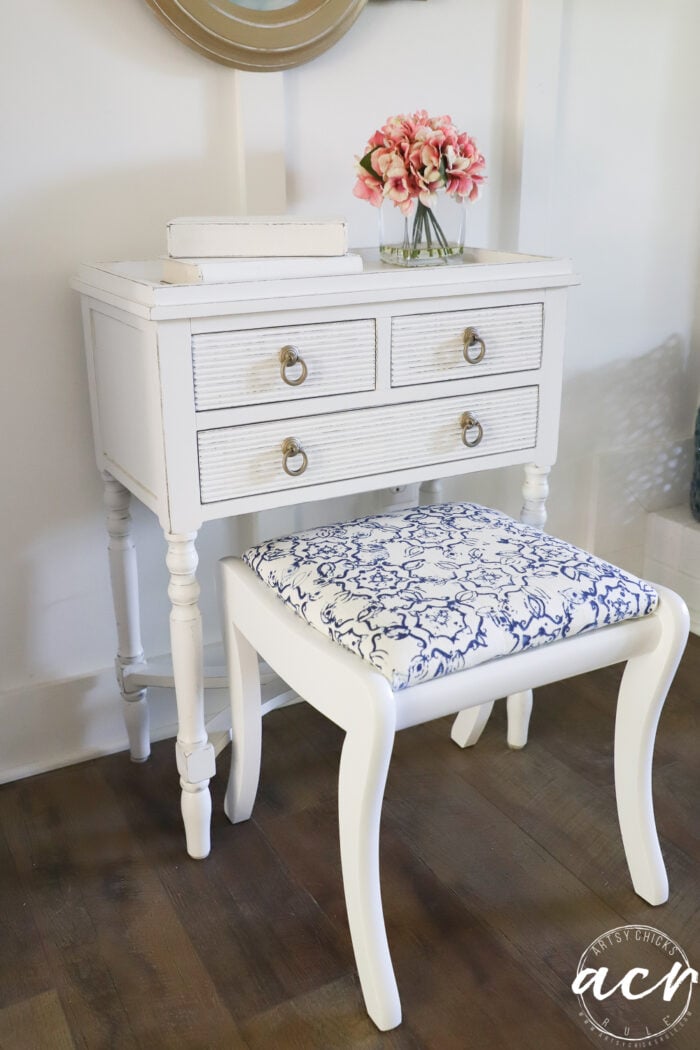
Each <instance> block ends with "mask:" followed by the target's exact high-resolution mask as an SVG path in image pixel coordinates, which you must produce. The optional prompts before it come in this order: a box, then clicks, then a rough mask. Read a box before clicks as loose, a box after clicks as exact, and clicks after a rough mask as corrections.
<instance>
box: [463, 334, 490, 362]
mask: <svg viewBox="0 0 700 1050" xmlns="http://www.w3.org/2000/svg"><path fill="white" fill-rule="evenodd" d="M472 351H476V352H475V353H473V352H472ZM463 353H464V360H465V361H467V362H468V363H469V364H470V365H478V364H479V361H482V360H483V358H484V354H485V353H486V343H485V342H484V340H483V339H482V338H481V336H480V335H479V333H478V332H477V330H476V328H465V329H464V347H463Z"/></svg>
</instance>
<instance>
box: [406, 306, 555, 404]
mask: <svg viewBox="0 0 700 1050" xmlns="http://www.w3.org/2000/svg"><path fill="white" fill-rule="evenodd" d="M542 326H543V309H542V303H526V304H525V305H522V306H498V307H492V308H489V309H484V310H459V311H453V312H450V313H444V314H411V315H409V316H407V317H395V318H394V319H393V321H392V325H391V385H392V386H410V385H412V384H414V383H439V382H445V381H447V380H454V379H469V378H471V377H472V376H484V375H496V374H498V373H504V372H522V371H526V370H527V369H530V368H539V365H540V360H541V357H542ZM467 329H472V330H473V331H474V333H476V335H478V337H479V339H481V340H483V350H484V352H483V356H482V357H481V360H479V361H477V362H476V363H470V362H469V361H468V360H466V359H465V355H464V343H465V332H466V331H467ZM480 353H481V344H478V343H476V342H474V343H473V345H472V346H471V347H470V349H469V356H470V357H471V358H472V359H475V358H476V357H478V356H479V354H480Z"/></svg>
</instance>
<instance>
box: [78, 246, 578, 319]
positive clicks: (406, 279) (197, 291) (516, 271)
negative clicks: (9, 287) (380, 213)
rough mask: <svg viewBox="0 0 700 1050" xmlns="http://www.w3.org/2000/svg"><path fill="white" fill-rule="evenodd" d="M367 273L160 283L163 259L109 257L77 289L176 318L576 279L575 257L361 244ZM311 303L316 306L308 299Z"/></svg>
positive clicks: (84, 271) (84, 274) (82, 276)
mask: <svg viewBox="0 0 700 1050" xmlns="http://www.w3.org/2000/svg"><path fill="white" fill-rule="evenodd" d="M358 251H359V254H361V255H362V258H363V264H364V268H363V271H362V273H357V274H344V275H338V276H330V277H298V278H297V277H294V278H286V279H284V280H268V281H237V282H222V283H199V284H166V283H164V282H162V281H161V274H162V260H151V261H143V262H105V263H94V264H92V265H84V266H81V267H80V268H79V270H78V274H77V275H76V277H75V278H74V279H73V281H72V282H71V285H72V287H73V288H74V289H75V290H76V291H79V292H81V293H82V294H83V295H87V296H89V297H91V298H93V299H97V300H100V301H102V302H107V303H111V304H112V305H115V306H121V307H122V308H124V309H126V310H127V311H128V312H130V313H136V314H139V315H140V316H142V317H147V318H150V319H152V320H161V319H167V318H170V317H173V318H174V317H185V316H206V315H211V314H216V313H221V312H222V310H231V311H232V312H236V313H238V312H241V309H242V308H251V307H252V306H255V308H256V309H258V310H260V309H266V308H267V307H271V305H272V303H271V301H274V302H275V304H276V306H277V307H278V306H279V303H280V301H282V302H285V303H286V302H289V303H290V305H291V301H292V300H293V301H294V303H295V305H299V301H300V300H301V301H303V300H305V299H308V300H313V304H315V305H318V303H319V297H323V299H324V300H326V298H327V301H329V302H330V300H332V299H333V298H334V297H336V296H338V295H340V296H342V297H343V299H344V301H347V302H359V301H362V300H363V299H364V300H374V301H380V300H382V299H389V298H396V299H402V298H414V297H429V296H436V295H444V294H448V295H457V294H460V292H463V293H465V294H468V293H469V292H472V291H474V292H477V291H479V292H481V291H484V292H489V291H507V290H508V289H514V290H515V289H526V288H550V287H564V286H567V285H573V284H578V282H579V278H578V277H577V275H576V274H575V273H574V272H573V269H572V265H571V261H570V260H569V259H555V258H548V257H546V256H538V255H523V254H516V253H514V252H503V251H494V250H490V249H485V248H467V249H465V253H464V257H463V260H462V261H460V262H459V263H451V264H450V265H448V266H424V267H413V268H412V267H402V266H390V265H387V264H386V263H383V262H381V261H380V259H379V253H378V251H377V250H376V249H359V250H358ZM308 305H312V302H311V301H309V303H308Z"/></svg>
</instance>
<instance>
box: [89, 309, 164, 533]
mask: <svg viewBox="0 0 700 1050" xmlns="http://www.w3.org/2000/svg"><path fill="white" fill-rule="evenodd" d="M91 331H92V346H93V361H94V383H95V398H96V406H97V413H98V416H99V441H100V442H101V446H102V447H101V449H98V461H100V458H101V462H100V465H101V466H103V467H104V468H105V469H106V470H109V471H110V472H111V473H113V474H114V475H115V477H117V478H119V479H120V480H121V481H123V482H124V484H125V485H126V486H127V487H128V488H129V489H131V491H132V492H134V494H135V495H136V496H138V498H139V499H140V500H141V501H142V502H143V503H145V504H146V505H147V506H148V507H150V508H151V509H152V510H154V511H155V512H156V513H158V512H159V510H160V508H161V505H162V503H163V501H164V499H165V468H164V452H163V428H162V421H161V406H160V385H159V376H158V359H157V353H156V345H155V334H154V332H153V331H152V330H151V329H150V328H147V329H142V328H137V327H134V326H133V325H131V324H129V323H128V322H126V321H124V320H121V319H117V318H115V317H111V316H108V315H107V314H106V313H103V312H102V311H100V310H97V309H95V308H93V309H92V310H91Z"/></svg>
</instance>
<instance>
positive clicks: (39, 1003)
mask: <svg viewBox="0 0 700 1050" xmlns="http://www.w3.org/2000/svg"><path fill="white" fill-rule="evenodd" d="M0 1046H1V1047H2V1050H25V1047H29V1046H31V1047H32V1048H33V1050H75V1043H74V1042H73V1040H72V1038H71V1034H70V1031H69V1029H68V1024H67V1022H66V1015H65V1014H64V1012H63V1009H62V1007H61V1003H60V1000H59V998H58V996H57V995H56V992H55V991H50V992H42V994H41V995H35V996H33V997H32V998H31V999H23V1000H22V1002H20V1003H15V1005H14V1006H6V1007H5V1008H4V1009H3V1010H0Z"/></svg>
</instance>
